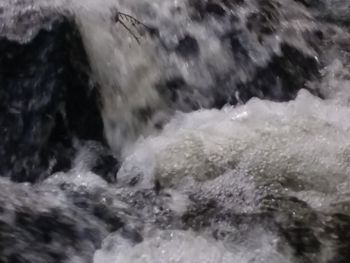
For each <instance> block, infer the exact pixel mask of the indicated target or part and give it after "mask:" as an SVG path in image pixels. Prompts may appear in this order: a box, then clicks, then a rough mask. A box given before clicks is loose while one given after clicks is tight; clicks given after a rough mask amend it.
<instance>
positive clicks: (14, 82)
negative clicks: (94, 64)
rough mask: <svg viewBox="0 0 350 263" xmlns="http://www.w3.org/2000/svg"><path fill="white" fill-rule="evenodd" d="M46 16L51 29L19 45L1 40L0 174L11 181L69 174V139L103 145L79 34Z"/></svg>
mask: <svg viewBox="0 0 350 263" xmlns="http://www.w3.org/2000/svg"><path fill="white" fill-rule="evenodd" d="M51 16H53V17H51V18H50V20H51V25H50V27H48V28H47V27H44V26H43V27H42V28H41V30H38V32H37V34H36V35H34V36H33V37H32V38H31V39H29V40H28V39H26V41H24V42H21V41H19V39H16V40H14V39H12V40H11V39H9V37H8V36H6V34H5V33H4V32H3V34H2V35H0V54H1V55H0V69H1V70H0V109H1V115H0V128H1V131H0V145H1V146H0V174H1V176H6V177H10V178H11V179H12V180H14V181H19V182H23V181H29V182H34V181H37V180H38V179H40V178H43V177H45V176H46V175H47V174H49V173H50V172H52V171H53V172H54V171H62V170H67V169H69V168H70V162H71V159H72V157H73V156H74V152H75V150H74V148H73V144H72V143H73V141H72V139H73V137H76V138H77V139H81V140H97V141H100V142H103V125H102V120H101V116H100V113H99V107H98V103H97V97H98V96H97V93H98V91H97V89H96V87H95V86H94V85H93V84H92V82H91V79H90V66H89V63H88V61H87V56H86V53H85V51H84V47H83V44H82V41H81V38H80V34H79V31H78V30H77V27H76V25H75V23H74V21H73V19H70V18H68V17H64V16H58V15H51ZM26 19H28V20H30V19H35V18H31V17H30V16H29V17H28V18H25V17H22V20H23V21H25V22H26V23H28V21H26ZM40 21H41V20H39V21H37V22H40ZM25 22H23V23H25ZM16 26H17V24H16ZM20 26H21V24H20V22H18V27H20ZM30 29H31V28H29V29H27V30H30Z"/></svg>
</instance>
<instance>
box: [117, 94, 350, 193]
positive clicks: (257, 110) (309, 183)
mask: <svg viewBox="0 0 350 263" xmlns="http://www.w3.org/2000/svg"><path fill="white" fill-rule="evenodd" d="M349 114H350V109H349V108H347V107H342V106H339V105H337V104H333V103H331V102H330V101H321V100H320V99H318V98H315V97H313V96H312V95H310V94H309V93H308V92H306V91H301V92H300V93H299V95H298V97H297V99H296V100H295V101H291V102H287V103H273V102H269V101H263V100H259V99H252V100H251V101H249V102H248V103H247V104H246V105H244V106H239V107H237V108H226V109H224V110H221V111H219V110H202V111H197V112H193V113H188V114H182V113H179V114H177V115H176V116H175V118H174V119H173V120H172V121H171V122H170V123H169V124H168V125H167V126H166V127H165V129H164V131H163V132H162V133H161V134H160V135H159V136H154V137H149V138H147V139H145V140H140V142H139V143H138V145H137V147H136V148H135V151H134V152H133V154H131V155H130V156H129V157H128V158H127V159H126V160H125V162H124V164H123V165H122V168H121V169H120V171H119V173H118V178H120V179H121V180H123V178H124V179H125V180H127V177H128V176H130V174H132V173H133V170H137V171H138V172H139V173H140V171H144V174H143V175H144V179H145V185H149V184H150V183H152V182H154V181H155V180H158V181H160V182H161V184H162V185H164V186H171V187H174V186H175V187H176V185H178V184H179V182H180V181H181V179H182V178H184V177H188V176H190V177H193V178H194V179H195V180H197V181H199V182H200V181H203V180H211V179H213V178H216V177H218V176H220V175H222V174H223V173H224V172H225V171H226V170H235V171H237V172H241V173H242V172H243V173H245V174H249V175H250V176H254V178H255V180H257V181H260V180H263V181H276V182H280V183H283V182H284V181H286V180H287V179H288V178H293V180H296V181H299V182H300V183H301V184H303V185H305V187H311V188H313V189H317V190H318V191H321V192H326V193H327V192H335V191H337V189H336V187H337V185H339V184H341V183H343V182H345V181H346V180H347V179H348V177H347V174H348V173H349V171H350V162H349V161H350V160H349V158H348V157H347V156H348V149H349V146H350V139H349V138H350V137H349V136H350V124H349V122H347V121H346V120H347V118H348V116H349ZM135 166H136V167H135ZM149 167H152V169H149Z"/></svg>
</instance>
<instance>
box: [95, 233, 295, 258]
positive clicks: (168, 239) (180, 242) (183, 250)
mask: <svg viewBox="0 0 350 263" xmlns="http://www.w3.org/2000/svg"><path fill="white" fill-rule="evenodd" d="M262 233H263V235H261V234H262ZM262 233H260V235H257V236H256V238H255V241H254V242H253V243H251V244H253V245H252V247H251V248H247V247H245V246H239V245H237V246H235V247H231V248H228V247H225V245H224V244H223V243H221V242H220V241H215V240H213V239H212V238H209V237H207V236H205V235H199V234H195V233H193V232H191V231H180V230H176V231H157V232H155V233H153V235H151V236H150V237H148V238H146V239H145V240H144V241H143V242H141V243H140V244H137V245H132V244H130V242H127V241H126V240H123V239H122V238H120V237H119V236H117V235H111V236H110V237H108V238H107V239H106V240H105V241H104V244H103V246H102V249H101V250H99V251H97V252H96V253H95V257H94V263H117V262H125V263H231V262H239V263H248V262H256V263H277V262H278V263H287V262H291V261H290V259H289V256H288V255H283V256H282V255H281V254H279V253H278V252H277V250H276V244H277V243H276V238H275V237H273V236H269V235H268V234H267V233H266V232H265V231H262ZM255 234H258V233H257V232H256V233H255Z"/></svg>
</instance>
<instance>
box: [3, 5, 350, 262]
mask: <svg viewBox="0 0 350 263" xmlns="http://www.w3.org/2000/svg"><path fill="white" fill-rule="evenodd" d="M15 2H16V3H17V4H16V3H14V2H11V3H10V4H9V3H7V5H6V3H5V4H3V5H4V6H5V7H6V8H7V9H6V12H4V13H3V16H5V15H8V16H9V17H10V16H11V15H13V14H15V13H16V12H19V11H18V10H20V9H21V8H23V5H24V6H26V8H27V9H28V10H47V9H53V10H55V12H58V13H59V12H63V13H66V12H68V13H72V14H73V15H74V17H75V19H76V21H77V24H78V26H79V30H80V33H81V34H82V38H83V42H84V46H85V48H86V51H87V53H88V56H89V60H90V63H91V66H92V69H93V74H94V78H95V80H96V82H98V83H99V85H100V89H101V90H100V92H101V94H102V105H103V109H102V115H103V120H104V128H105V136H106V138H107V141H108V143H109V145H110V147H111V148H112V149H113V150H115V152H116V153H117V154H121V156H122V165H121V168H120V170H119V171H118V173H117V179H118V184H117V185H111V184H107V183H106V182H104V181H103V180H101V179H100V178H98V177H97V176H96V175H94V174H93V173H91V172H90V171H89V170H88V169H87V168H86V167H88V166H86V165H85V164H86V163H87V162H89V158H87V157H86V156H89V153H86V152H84V151H86V149H85V150H84V149H82V152H81V154H80V155H79V156H77V159H76V165H75V169H73V170H72V171H70V172H68V173H58V174H54V175H52V176H51V177H49V178H48V179H46V180H45V181H44V182H41V183H38V184H37V185H34V186H30V185H26V184H23V185H16V184H15V183H12V182H8V181H6V180H4V179H1V186H0V189H1V191H0V193H5V194H3V197H2V198H0V200H1V202H2V201H3V200H6V197H7V198H10V199H11V201H10V202H8V207H11V208H8V210H9V211H10V210H11V209H12V210H16V209H17V210H21V209H24V208H25V207H29V208H30V210H31V211H34V213H38V214H40V213H44V212H47V211H51V210H52V209H55V210H56V211H61V213H62V214H63V215H64V216H65V218H67V221H68V222H71V223H72V224H73V223H74V224H75V225H77V226H78V227H77V228H78V231H77V239H83V238H85V237H86V236H87V235H88V233H87V229H89V228H95V229H98V233H99V235H98V238H97V239H99V242H100V243H101V242H102V245H101V246H99V245H96V246H94V245H93V244H91V243H93V242H91V243H89V242H86V244H85V243H84V244H83V245H81V247H78V248H76V249H75V250H74V249H73V250H72V251H68V252H67V254H69V256H68V259H67V261H66V262H84V260H85V259H86V258H90V260H93V262H94V263H107V262H108V263H109V262H115V263H117V262H130V263H131V262H140V263H141V262H142V263H144V262H152V263H156V262H157V263H158V262H159V263H163V262H166V263H175V262H178V263H180V262H186V263H197V262H208V263H224V262H240V263H252V262H276V263H277V262H325V263H326V262H347V261H346V260H347V258H346V257H345V256H344V258H345V261H340V260H339V261H334V260H337V255H338V254H339V253H340V254H341V253H345V252H342V250H341V249H342V248H344V250H346V249H347V248H348V247H349V245H348V244H347V243H344V242H346V237H344V236H342V235H341V234H342V232H344V231H345V232H346V230H349V229H348V228H345V227H344V225H346V226H347V224H350V222H348V221H347V219H348V218H349V217H350V214H349V213H350V210H349V208H350V206H349V205H350V199H349V193H350V184H349V182H348V181H349V180H348V179H349V178H348V177H349V173H350V150H349V149H350V123H349V122H348V116H350V108H349V106H350V104H349V95H348V94H350V93H349V91H348V88H349V74H350V71H349V69H350V68H349V62H350V56H349V54H350V50H349V49H347V48H346V47H345V48H344V46H343V44H342V43H344V41H349V40H350V36H349V32H348V29H346V28H344V27H338V26H337V25H335V24H329V23H328V22H329V21H328V20H329V19H328V20H326V21H323V20H322V21H321V22H319V21H318V20H317V19H315V17H326V18H327V17H328V18H329V17H333V13H332V12H333V10H332V8H330V7H329V6H325V7H323V8H322V10H321V11H322V12H325V13H322V12H321V11H320V10H318V9H317V8H315V9H307V8H305V7H304V6H303V5H302V4H300V3H297V2H298V1H295V2H293V1H284V0H280V1H273V3H277V4H276V6H277V11H276V12H277V13H278V14H277V15H278V17H279V18H278V19H277V20H276V21H274V20H273V19H274V18H273V17H272V18H271V19H272V23H275V26H276V29H275V32H273V33H271V34H267V36H265V38H264V40H263V41H260V40H259V37H258V36H257V35H256V34H255V33H252V32H250V30H249V29H248V28H247V27H246V22H247V21H248V20H249V17H250V15H251V14H252V13H254V12H256V11H257V10H259V8H260V5H261V3H262V2H264V1H258V0H256V1H255V0H251V1H246V2H247V3H246V4H242V5H240V4H236V3H234V4H232V6H231V7H229V5H224V4H223V7H222V10H224V12H227V13H229V14H232V16H223V17H221V18H213V17H209V18H206V19H203V18H202V17H199V18H197V20H196V19H195V18H194V17H193V16H192V13H191V12H192V11H191V10H192V9H191V8H192V7H191V6H190V4H189V3H191V1H185V0H179V1H172V0H154V1H147V0H128V1H123V0H118V1H112V0H103V1H102V0H100V1H93V0H89V1H68V0H66V1H63V0H61V1H58V0H57V1H37V2H35V3H34V2H31V3H29V2H30V1H28V3H26V4H23V3H22V2H21V1H15ZM192 2H196V1H192ZM217 2H218V3H221V2H225V1H217ZM237 2H239V1H237ZM300 2H302V1H300ZM306 2H307V1H306ZM333 2H336V3H337V5H336V6H338V5H341V4H342V3H344V2H341V1H333ZM113 8H117V10H120V11H121V12H123V13H127V14H130V15H133V16H135V17H137V19H139V20H140V21H142V22H143V23H145V24H146V25H147V26H150V27H156V28H157V29H158V31H159V37H158V38H153V37H151V36H149V35H147V34H146V35H145V36H143V37H142V39H141V44H138V43H137V42H136V41H135V40H134V38H133V37H132V35H130V34H129V33H128V32H127V31H126V30H125V29H123V28H122V27H118V26H117V25H115V24H113V23H112V22H111V17H112V16H113V13H112V11H111V10H114V9H113ZM21 10H22V9H21ZM23 12H25V11H23ZM217 12H218V13H219V11H217ZM4 14H5V15H4ZM39 14H41V13H40V12H39ZM277 15H276V16H277ZM38 16H39V17H40V15H38ZM9 17H5V18H6V19H5V20H6V21H7V22H8V23H5V24H4V26H3V31H4V32H6V34H7V36H8V37H10V38H14V39H16V38H19V36H21V39H20V40H21V41H29V40H30V38H31V37H32V35H35V33H36V30H37V29H35V26H33V25H30V27H31V28H32V30H33V31H30V32H29V31H27V34H26V35H24V34H23V32H21V29H20V28H17V31H16V30H12V31H11V30H9V29H10V28H11V23H13V20H11V19H10V18H9ZM233 17H234V19H237V22H232V20H233ZM346 19H350V18H348V13H346V12H345V11H344V12H343V13H342V21H344V20H346ZM9 21H10V22H9ZM11 21H12V22H11ZM327 21H328V22H327ZM234 23H236V24H235V25H234V26H232V24H234ZM48 24H49V23H48ZM12 26H13V25H12ZM315 29H320V30H322V32H325V37H326V38H329V39H327V40H326V41H325V43H326V44H324V45H325V46H324V48H325V50H324V51H323V52H321V53H319V52H317V51H316V49H315V48H312V47H311V45H309V43H308V42H307V40H306V38H305V37H304V36H305V34H306V33H308V32H310V31H312V30H315ZM232 30H236V31H237V32H239V36H240V38H241V39H239V41H238V40H237V41H238V42H240V41H241V42H242V43H243V46H244V47H242V49H243V51H241V53H242V54H243V55H242V54H238V53H239V52H237V54H234V57H235V59H232V54H231V53H232V50H231V47H230V46H229V45H228V44H227V42H225V41H224V40H223V38H222V37H223V36H224V35H225V34H226V33H228V32H229V31H230V32H231V31H232ZM28 32H29V33H28ZM186 36H187V38H186ZM190 38H194V39H195V41H196V44H193V45H192V49H191V52H190V53H186V52H187V51H186V52H182V51H181V49H177V47H178V44H179V42H181V39H190ZM237 41H236V42H235V43H236V44H237ZM233 42H234V41H233ZM281 43H288V44H289V45H291V46H293V47H296V48H298V49H299V50H301V51H302V53H303V54H304V55H305V56H309V57H312V58H313V59H314V60H315V61H317V62H320V63H323V64H322V66H323V68H322V70H321V76H320V77H319V78H317V79H310V80H309V82H308V83H307V84H306V85H305V86H304V87H303V88H307V89H308V90H309V91H310V90H311V91H312V90H318V91H320V93H321V94H322V95H323V97H324V98H322V99H321V98H319V97H316V96H315V95H313V94H311V93H310V92H309V91H307V90H305V89H302V90H300V91H299V92H298V93H297V96H296V98H295V99H294V100H291V101H288V102H273V101H269V100H263V99H259V98H252V99H250V100H249V101H248V102H247V103H246V104H243V105H242V102H245V101H244V100H243V94H242V92H241V91H240V90H239V89H237V90H234V91H235V92H234V93H233V94H234V95H233V94H228V93H227V92H228V89H227V87H226V86H225V85H226V83H230V85H231V86H234V87H236V86H238V85H239V84H240V83H248V82H250V81H251V78H252V76H253V75H255V74H257V71H258V68H263V67H267V66H268V65H269V62H270V60H271V57H273V55H274V54H279V55H281V54H282V53H283V52H282V49H281ZM348 43H349V42H348ZM169 50H175V51H169ZM244 50H245V51H244ZM244 53H246V54H244ZM179 77H181V78H182V80H183V81H184V82H185V83H186V85H187V86H186V88H188V90H184V91H180V92H179V93H178V94H177V96H178V97H179V98H178V100H177V102H176V103H174V104H171V103H169V101H167V100H166V99H165V97H164V94H163V92H162V90H161V89H159V87H158V86H159V85H160V84H162V83H164V82H168V81H169V80H174V79H176V78H179ZM220 77H222V78H223V79H224V80H221V79H220ZM218 79H220V81H219V80H218ZM276 86H278V84H276ZM300 88H302V87H300ZM189 90H190V91H189ZM217 90H219V91H217ZM217 92H222V94H224V95H226V94H227V95H230V96H232V97H235V99H236V101H237V105H236V106H228V105H226V106H224V107H222V108H220V109H209V108H213V107H214V106H215V102H214V95H216V93H217ZM261 97H263V96H261ZM192 104H195V106H194V107H192V106H191V105H192ZM144 109H150V112H152V114H151V115H152V116H151V117H150V118H149V119H147V120H146V121H143V120H140V118H139V115H138V114H137V112H139V111H140V110H144ZM159 122H160V123H162V125H163V126H162V128H161V129H160V130H157V129H156V128H155V127H154V126H155V124H157V123H159ZM13 189H16V192H14V194H11V192H12V190H13ZM20 193H22V195H24V196H21V194H20ZM55 195H57V196H58V197H55ZM33 200H38V201H37V202H35V203H31V201H33ZM96 207H97V208H96ZM101 207H102V208H101ZM99 209H105V210H103V211H104V212H103V213H102V214H103V216H104V217H103V218H102V219H96V218H95V217H94V216H96V214H98V212H99V211H100V210H99ZM43 211H44V212H43ZM96 211H97V212H96ZM106 214H108V216H105V215H106ZM339 215H341V216H339ZM344 218H345V219H344ZM6 220H7V221H6V222H8V223H9V224H11V222H12V221H13V215H12V214H11V213H8V215H7V217H6ZM118 220H120V222H123V223H120V222H119V221H118ZM337 220H339V221H340V222H341V223H339V225H340V226H339V225H337V222H338V221H337ZM342 220H343V221H342ZM116 221H118V223H115V222H116ZM67 224H68V223H67ZM114 224H120V225H122V226H123V229H120V228H117V227H115V228H113V227H112V226H114ZM124 227H125V228H124ZM337 227H338V228H337ZM341 227H344V229H345V230H344V229H342V228H341ZM29 240H30V239H29ZM102 240H103V241H102ZM96 242H97V243H98V241H96ZM64 244H65V245H67V244H69V240H68V241H67V243H64ZM18 246H19V247H20V248H21V249H23V247H22V246H20V245H18ZM67 246H68V245H67ZM56 247H58V245H57V244H56ZM56 247H55V246H53V247H47V249H48V250H49V249H53V250H54V249H55V248H56ZM18 250H20V249H18ZM93 253H94V256H93V259H91V255H92V254H93ZM345 254H346V253H345ZM34 255H36V254H34ZM342 259H343V258H342ZM43 260H44V259H43ZM332 260H333V261H332ZM38 262H45V261H38Z"/></svg>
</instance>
